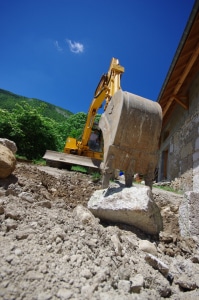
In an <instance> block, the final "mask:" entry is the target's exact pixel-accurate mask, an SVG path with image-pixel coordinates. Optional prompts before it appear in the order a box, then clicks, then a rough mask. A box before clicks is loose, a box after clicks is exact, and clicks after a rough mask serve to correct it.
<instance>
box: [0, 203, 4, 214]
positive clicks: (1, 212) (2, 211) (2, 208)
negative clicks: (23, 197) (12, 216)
mask: <svg viewBox="0 0 199 300" xmlns="http://www.w3.org/2000/svg"><path fill="white" fill-rule="evenodd" d="M3 214H4V207H3V205H1V204H0V215H3Z"/></svg>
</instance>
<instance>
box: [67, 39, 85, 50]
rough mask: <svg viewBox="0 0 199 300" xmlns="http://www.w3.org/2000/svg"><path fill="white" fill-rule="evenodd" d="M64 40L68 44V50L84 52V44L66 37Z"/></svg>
mask: <svg viewBox="0 0 199 300" xmlns="http://www.w3.org/2000/svg"><path fill="white" fill-rule="evenodd" d="M66 42H67V43H68V45H69V48H70V51H71V52H73V53H82V52H84V45H83V44H80V43H78V42H72V41H71V40H68V39H66Z"/></svg>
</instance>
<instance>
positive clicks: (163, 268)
mask: <svg viewBox="0 0 199 300" xmlns="http://www.w3.org/2000/svg"><path fill="white" fill-rule="evenodd" d="M145 260H146V262H147V263H148V264H149V265H150V266H152V267H153V268H154V269H156V270H159V271H160V272H161V273H162V274H163V275H164V276H168V273H169V267H168V266H167V265H166V264H165V263H163V262H162V261H161V260H159V259H158V258H157V257H155V256H153V255H151V254H147V255H146V256H145Z"/></svg>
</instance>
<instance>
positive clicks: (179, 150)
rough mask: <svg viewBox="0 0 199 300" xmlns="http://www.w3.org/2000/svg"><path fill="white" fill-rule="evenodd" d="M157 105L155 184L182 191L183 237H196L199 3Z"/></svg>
mask: <svg viewBox="0 0 199 300" xmlns="http://www.w3.org/2000/svg"><path fill="white" fill-rule="evenodd" d="M158 102H159V104H160V105H161V107H162V112H163V125H162V133H161V140H160V159H159V166H158V169H159V172H158V180H159V181H162V180H168V181H173V184H174V185H175V187H176V189H179V190H181V191H183V193H184V201H183V203H182V206H181V221H180V222H181V231H182V234H188V235H190V234H191V235H199V218H198V216H199V0H196V1H195V3H194V6H193V9H192V12H191V14H190V17H189V19H188V22H187V25H186V28H185V30H184V33H183V35H182V38H181V41H180V43H179V46H178V48H177V50H176V53H175V55H174V58H173V61H172V64H171V66H170V69H169V71H168V74H167V76H166V79H165V82H164V84H163V86H162V89H161V91H160V94H159V97H158ZM185 214H186V215H185ZM193 214H195V217H196V218H195V222H196V223H194V220H193V219H194V218H192V217H193ZM196 214H197V215H196ZM191 216H192V217H191ZM183 220H184V221H183ZM182 223H183V224H182Z"/></svg>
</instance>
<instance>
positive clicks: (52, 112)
mask: <svg viewBox="0 0 199 300" xmlns="http://www.w3.org/2000/svg"><path fill="white" fill-rule="evenodd" d="M22 102H26V103H28V104H29V105H30V106H32V107H34V108H37V107H41V106H42V107H43V109H42V115H44V116H45V117H48V118H51V119H54V120H55V121H57V122H62V121H64V120H66V119H67V118H68V117H69V116H71V115H73V113H72V112H70V111H68V110H65V109H63V108H61V107H58V106H56V105H53V104H50V103H48V102H45V101H42V100H38V99H33V98H27V97H23V96H19V95H16V94H14V93H11V92H9V91H6V90H3V89H0V108H1V109H6V110H8V111H10V112H11V111H12V110H13V108H14V107H15V104H16V103H18V104H21V103H22Z"/></svg>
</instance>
